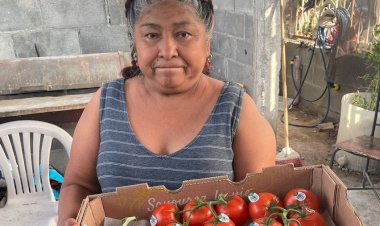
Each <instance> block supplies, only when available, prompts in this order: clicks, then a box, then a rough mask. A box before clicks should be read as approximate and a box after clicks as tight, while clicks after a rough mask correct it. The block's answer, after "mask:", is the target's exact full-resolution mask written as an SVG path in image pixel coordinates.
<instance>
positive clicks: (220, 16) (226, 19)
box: [215, 11, 244, 38]
mask: <svg viewBox="0 0 380 226" xmlns="http://www.w3.org/2000/svg"><path fill="white" fill-rule="evenodd" d="M215 30H216V31H217V32H221V33H224V34H229V35H232V36H235V37H239V38H244V14H238V13H231V12H227V11H218V12H216V13H215Z"/></svg>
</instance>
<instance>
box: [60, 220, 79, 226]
mask: <svg viewBox="0 0 380 226" xmlns="http://www.w3.org/2000/svg"><path fill="white" fill-rule="evenodd" d="M63 226H80V225H79V223H78V222H77V221H76V220H75V219H74V218H69V219H67V220H65V223H64V225H63Z"/></svg>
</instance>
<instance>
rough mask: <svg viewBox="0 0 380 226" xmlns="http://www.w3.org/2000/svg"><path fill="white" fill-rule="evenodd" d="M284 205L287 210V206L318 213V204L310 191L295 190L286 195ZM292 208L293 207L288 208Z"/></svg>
mask: <svg viewBox="0 0 380 226" xmlns="http://www.w3.org/2000/svg"><path fill="white" fill-rule="evenodd" d="M284 205H285V206H286V207H287V208H288V207H289V206H295V208H297V207H298V206H301V208H302V207H307V208H309V209H313V210H316V211H319V202H318V198H317V196H316V195H315V194H314V193H313V192H312V191H310V190H307V189H303V188H295V189H292V190H290V191H289V192H288V193H286V195H285V198H284ZM290 208H294V207H290Z"/></svg>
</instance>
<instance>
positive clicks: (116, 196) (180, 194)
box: [77, 164, 363, 226]
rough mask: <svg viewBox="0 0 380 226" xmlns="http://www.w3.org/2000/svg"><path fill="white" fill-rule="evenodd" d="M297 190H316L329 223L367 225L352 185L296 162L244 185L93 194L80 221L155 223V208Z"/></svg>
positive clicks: (222, 181)
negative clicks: (132, 219)
mask: <svg viewBox="0 0 380 226" xmlns="http://www.w3.org/2000/svg"><path fill="white" fill-rule="evenodd" d="M297 187H301V188H306V189H310V190H312V191H313V192H314V193H315V194H316V195H317V196H318V198H319V200H320V206H321V210H322V212H323V216H324V217H325V219H326V222H327V224H328V225H330V226H334V225H336V226H347V225H350V226H362V225H363V224H362V223H361V221H360V219H359V217H358V216H357V214H356V213H355V211H354V209H353V207H352V205H351V204H350V203H349V202H348V199H347V188H346V186H345V185H344V184H343V182H342V181H341V180H340V179H339V178H338V177H337V176H336V175H335V174H334V172H333V171H332V170H331V169H330V168H329V167H328V166H324V165H315V166H307V167H299V168H293V165H290V164H289V165H280V166H273V167H269V168H265V169H264V170H263V172H262V173H256V174H247V176H246V178H245V179H244V180H243V181H240V182H231V181H230V180H229V179H228V178H227V177H225V176H221V177H210V178H205V179H196V180H188V181H184V182H183V185H182V187H181V188H179V189H177V190H174V191H170V190H167V189H166V188H165V187H164V186H155V187H149V186H148V185H147V184H137V185H132V186H126V187H119V188H117V190H116V192H111V193H103V194H98V195H90V196H88V197H87V198H86V199H84V200H83V202H82V206H81V208H80V211H79V213H78V216H77V220H78V222H79V223H80V224H81V225H87V226H102V225H104V221H105V219H106V218H115V219H122V218H124V217H127V216H136V217H137V218H138V219H149V217H150V214H151V213H152V210H153V208H154V207H155V206H156V205H158V204H160V203H163V202H175V203H177V205H178V206H180V207H181V206H183V205H184V204H185V203H186V202H188V201H189V200H191V199H194V198H200V199H203V200H215V199H216V198H217V197H218V195H219V194H221V193H223V194H228V195H241V196H243V197H244V198H246V197H247V195H248V194H249V193H250V192H256V193H259V192H264V191H266V192H272V193H274V194H276V195H278V196H279V197H280V198H281V199H282V198H283V197H284V196H285V194H286V192H287V191H289V190H290V189H292V188H297Z"/></svg>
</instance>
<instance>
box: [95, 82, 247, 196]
mask: <svg viewBox="0 0 380 226" xmlns="http://www.w3.org/2000/svg"><path fill="white" fill-rule="evenodd" d="M124 82H125V79H124V78H119V79H115V80H112V81H110V82H107V83H105V84H104V85H103V86H102V88H101V97H100V109H99V110H100V147H99V153H98V159H97V165H96V171H97V176H98V180H99V184H100V186H101V189H102V192H112V191H115V189H116V187H120V186H127V185H133V184H139V183H148V185H150V186H156V185H164V186H165V187H166V188H168V189H177V188H179V187H181V185H182V181H184V180H189V179H198V178H206V177H214V176H221V175H227V176H228V177H229V178H230V179H231V180H233V179H234V173H233V165H232V162H233V156H234V154H233V150H232V141H233V137H234V135H235V132H236V129H237V124H238V122H239V115H240V110H241V102H242V95H243V93H244V91H243V88H242V87H240V86H239V85H238V84H236V83H232V82H225V84H224V87H223V89H222V91H221V93H220V94H219V97H218V100H217V102H216V104H215V105H214V108H213V111H212V113H211V114H210V116H209V118H208V119H207V122H206V123H205V124H204V125H203V127H202V129H201V131H200V132H199V133H198V135H197V136H196V137H195V138H194V139H193V140H192V141H191V142H190V143H189V144H187V145H186V146H185V147H184V148H182V149H181V150H178V151H176V152H175V153H173V154H170V155H157V154H154V153H153V152H151V151H150V150H148V149H147V148H145V147H144V145H142V144H141V143H140V142H139V140H138V139H137V137H136V136H135V134H134V132H133V130H132V127H131V125H130V122H129V120H128V109H127V107H126V99H125V92H124ZM126 98H128V97H126Z"/></svg>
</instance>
